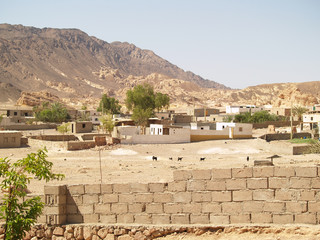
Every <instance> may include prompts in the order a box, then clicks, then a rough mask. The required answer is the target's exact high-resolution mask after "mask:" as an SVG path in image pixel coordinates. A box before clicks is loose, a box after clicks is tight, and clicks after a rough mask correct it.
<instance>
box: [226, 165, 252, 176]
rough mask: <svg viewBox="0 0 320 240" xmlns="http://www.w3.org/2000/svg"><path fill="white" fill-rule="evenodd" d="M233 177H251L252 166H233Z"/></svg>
mask: <svg viewBox="0 0 320 240" xmlns="http://www.w3.org/2000/svg"><path fill="white" fill-rule="evenodd" d="M231 174H232V178H249V177H252V176H253V174H252V168H251V167H246V168H232V169H231Z"/></svg>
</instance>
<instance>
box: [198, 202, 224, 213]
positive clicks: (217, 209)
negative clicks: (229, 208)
mask: <svg viewBox="0 0 320 240" xmlns="http://www.w3.org/2000/svg"><path fill="white" fill-rule="evenodd" d="M221 211H222V208H221V204H219V203H203V204H202V209H201V212H202V213H215V214H219V213H221ZM199 212H200V211H199Z"/></svg>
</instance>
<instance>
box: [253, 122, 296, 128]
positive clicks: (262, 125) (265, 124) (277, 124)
mask: <svg viewBox="0 0 320 240" xmlns="http://www.w3.org/2000/svg"><path fill="white" fill-rule="evenodd" d="M299 123H300V122H299V121H293V122H292V125H293V126H297V125H298V124H299ZM269 125H274V126H275V127H289V126H291V122H290V121H268V122H263V123H253V128H256V129H257V128H267V127H268V126H269Z"/></svg>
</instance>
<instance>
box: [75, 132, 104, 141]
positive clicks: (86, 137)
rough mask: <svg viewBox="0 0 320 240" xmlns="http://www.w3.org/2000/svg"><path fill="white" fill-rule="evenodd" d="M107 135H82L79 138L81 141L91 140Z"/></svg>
mask: <svg viewBox="0 0 320 240" xmlns="http://www.w3.org/2000/svg"><path fill="white" fill-rule="evenodd" d="M107 136H108V134H102V133H87V134H82V135H81V137H82V139H83V140H85V141H86V140H93V139H94V137H107Z"/></svg>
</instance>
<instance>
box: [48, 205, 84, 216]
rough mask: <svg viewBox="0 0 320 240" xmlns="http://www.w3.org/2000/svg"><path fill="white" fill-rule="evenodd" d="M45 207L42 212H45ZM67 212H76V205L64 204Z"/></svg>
mask: <svg viewBox="0 0 320 240" xmlns="http://www.w3.org/2000/svg"><path fill="white" fill-rule="evenodd" d="M45 210H46V207H44V209H43V213H44V214H45V213H46V212H45ZM66 211H67V214H77V213H78V207H77V206H76V205H67V206H66Z"/></svg>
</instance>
